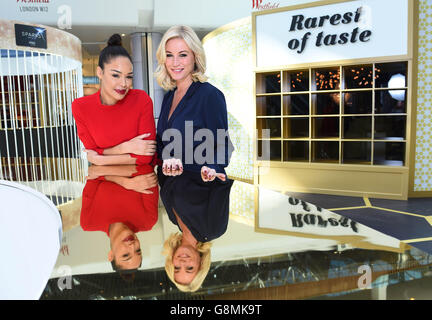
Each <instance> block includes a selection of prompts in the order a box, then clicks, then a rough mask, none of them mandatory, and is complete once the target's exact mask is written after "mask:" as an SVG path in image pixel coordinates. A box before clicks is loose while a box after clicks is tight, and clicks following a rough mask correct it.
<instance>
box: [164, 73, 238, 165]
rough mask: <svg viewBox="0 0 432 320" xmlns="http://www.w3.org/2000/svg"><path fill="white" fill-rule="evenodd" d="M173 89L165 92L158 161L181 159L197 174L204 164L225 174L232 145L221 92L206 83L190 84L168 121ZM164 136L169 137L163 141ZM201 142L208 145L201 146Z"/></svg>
mask: <svg viewBox="0 0 432 320" xmlns="http://www.w3.org/2000/svg"><path fill="white" fill-rule="evenodd" d="M175 90H176V89H174V90H172V91H169V92H168V93H166V94H165V96H164V99H163V102H162V108H161V113H160V116H159V120H158V125H157V133H156V141H157V153H158V157H159V159H161V160H164V159H169V158H180V159H181V160H182V163H183V168H184V169H185V170H188V171H194V172H200V170H201V167H202V166H203V165H206V166H207V167H209V168H212V169H215V170H216V172H217V173H225V167H227V166H228V164H229V160H230V156H231V153H232V151H233V145H232V143H231V140H230V138H229V136H228V115H227V107H226V102H225V97H224V95H223V93H222V92H221V91H220V90H219V89H217V88H216V87H214V86H213V85H211V84H210V83H208V82H204V83H201V82H198V81H197V82H193V83H192V84H191V85H190V87H189V88H188V90H187V92H186V94H185V95H184V97H183V98H182V100H181V101H180V102H179V104H178V106H177V108H176V109H175V110H174V112H173V114H172V115H171V117H170V119H169V120H168V115H169V111H170V108H171V105H172V101H173V97H174V92H175ZM169 129H174V130H169ZM200 129H208V130H201V131H199V130H200ZM218 129H219V130H218ZM221 129H222V130H221ZM218 131H219V132H218ZM200 133H204V135H203V136H204V137H203V136H199V135H200ZM206 133H207V134H208V133H211V134H210V135H211V136H212V137H208V136H209V135H206ZM218 133H219V139H218ZM164 134H165V135H167V136H168V138H164V139H163V136H164ZM225 134H226V135H225ZM207 139H209V140H208V141H207ZM164 140H166V141H164ZM195 140H196V141H195ZM204 141H205V142H209V144H204V143H203V144H202V142H204ZM207 146H210V148H208V147H207ZM164 151H165V153H164Z"/></svg>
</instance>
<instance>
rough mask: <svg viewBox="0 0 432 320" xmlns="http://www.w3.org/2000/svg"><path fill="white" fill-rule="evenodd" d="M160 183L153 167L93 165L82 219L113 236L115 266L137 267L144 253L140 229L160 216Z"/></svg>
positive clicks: (83, 224)
mask: <svg viewBox="0 0 432 320" xmlns="http://www.w3.org/2000/svg"><path fill="white" fill-rule="evenodd" d="M158 201H159V194H158V186H157V178H156V174H155V173H154V171H153V167H152V166H150V165H146V166H91V167H90V169H89V177H88V180H87V183H86V185H85V187H84V191H83V198H82V209H81V217H80V223H81V227H82V228H83V230H84V231H102V232H105V233H106V234H107V236H108V237H109V239H110V247H111V250H110V251H109V253H108V260H109V261H110V262H111V264H112V266H113V269H114V270H126V269H128V270H129V269H136V268H138V267H139V266H140V265H141V261H142V253H141V247H140V242H139V240H138V237H137V236H136V233H138V232H141V231H149V230H151V229H152V227H153V226H154V225H155V223H156V222H157V219H158Z"/></svg>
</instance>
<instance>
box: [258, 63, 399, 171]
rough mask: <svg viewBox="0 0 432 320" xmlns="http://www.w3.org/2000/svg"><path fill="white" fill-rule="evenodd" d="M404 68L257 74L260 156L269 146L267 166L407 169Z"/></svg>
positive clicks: (379, 66)
mask: <svg viewBox="0 0 432 320" xmlns="http://www.w3.org/2000/svg"><path fill="white" fill-rule="evenodd" d="M407 68H408V65H407V62H406V61H403V62H391V63H375V64H364V65H348V66H335V67H326V68H309V69H301V70H300V69H299V70H282V71H275V72H265V73H257V74H256V108H257V109H256V118H257V119H256V126H257V132H258V134H257V139H258V143H257V148H258V153H257V156H258V157H259V159H262V157H263V148H264V150H265V148H266V146H267V147H268V146H270V147H269V149H270V154H269V160H270V161H279V162H317V163H337V164H362V165H387V166H403V165H404V164H405V149H406V143H407V141H406V139H407V137H406V131H407V103H406V96H407V90H408V88H407V85H406V83H407ZM264 130H266V131H264ZM265 145H266V146H265ZM262 160H267V159H262Z"/></svg>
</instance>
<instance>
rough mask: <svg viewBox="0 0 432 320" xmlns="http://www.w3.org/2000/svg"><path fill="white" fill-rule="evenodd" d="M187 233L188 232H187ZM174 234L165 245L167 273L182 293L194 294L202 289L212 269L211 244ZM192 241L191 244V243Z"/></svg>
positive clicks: (187, 232) (185, 235)
mask: <svg viewBox="0 0 432 320" xmlns="http://www.w3.org/2000/svg"><path fill="white" fill-rule="evenodd" d="M185 231H186V232H185ZM188 234H190V231H189V230H187V229H185V230H184V232H183V234H181V233H172V234H171V235H170V237H169V238H168V239H167V240H166V241H165V243H164V251H163V253H164V255H166V260H165V271H166V273H167V275H168V277H169V278H170V280H171V281H172V282H173V283H174V284H175V285H176V286H177V288H178V289H179V290H181V291H185V292H187V291H191V292H194V291H196V290H198V289H199V288H200V287H201V284H202V283H203V281H204V279H205V278H206V276H207V273H208V272H209V269H210V264H211V254H210V248H211V243H210V242H204V243H203V242H199V241H197V240H195V238H193V236H192V237H191V238H189V237H188V236H187V235H188ZM191 235H192V234H191ZM190 241H191V242H190Z"/></svg>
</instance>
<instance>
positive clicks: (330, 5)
mask: <svg viewBox="0 0 432 320" xmlns="http://www.w3.org/2000/svg"><path fill="white" fill-rule="evenodd" d="M323 2H324V3H325V4H321V3H323ZM410 4H412V1H411V0H346V1H341V0H334V1H315V2H311V3H306V4H304V5H293V6H290V7H286V8H279V9H275V10H268V11H262V12H256V13H254V14H253V18H254V20H253V24H254V30H255V32H254V38H255V66H256V67H257V68H263V69H268V68H271V69H274V68H284V67H285V66H293V65H302V66H303V65H306V64H309V63H323V62H326V63H327V62H333V61H338V62H340V61H348V60H355V59H366V58H374V59H375V58H380V57H385V58H389V57H392V56H397V57H401V56H408V55H409V53H410V52H409V48H410V46H409V43H410V41H412V40H411V38H410V37H409V28H408V26H409V23H408V22H409V19H412V8H410V6H411V5H410ZM410 17H411V18H410Z"/></svg>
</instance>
